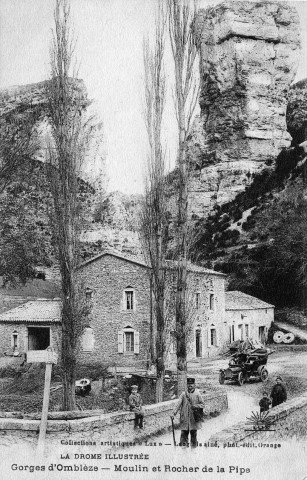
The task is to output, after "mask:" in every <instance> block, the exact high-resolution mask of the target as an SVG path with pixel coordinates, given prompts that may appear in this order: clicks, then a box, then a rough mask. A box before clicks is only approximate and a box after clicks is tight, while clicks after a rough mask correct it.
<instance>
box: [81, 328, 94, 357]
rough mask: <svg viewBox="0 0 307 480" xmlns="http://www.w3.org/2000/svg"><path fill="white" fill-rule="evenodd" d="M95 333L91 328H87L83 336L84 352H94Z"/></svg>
mask: <svg viewBox="0 0 307 480" xmlns="http://www.w3.org/2000/svg"><path fill="white" fill-rule="evenodd" d="M94 342H95V338H94V332H93V329H92V328H91V327H86V328H85V329H84V332H83V335H82V349H83V352H92V351H93V350H94Z"/></svg>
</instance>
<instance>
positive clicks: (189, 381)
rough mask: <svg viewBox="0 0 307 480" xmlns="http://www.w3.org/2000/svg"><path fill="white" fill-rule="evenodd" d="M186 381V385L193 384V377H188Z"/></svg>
mask: <svg viewBox="0 0 307 480" xmlns="http://www.w3.org/2000/svg"><path fill="white" fill-rule="evenodd" d="M187 383H188V385H194V383H195V378H188V379H187Z"/></svg>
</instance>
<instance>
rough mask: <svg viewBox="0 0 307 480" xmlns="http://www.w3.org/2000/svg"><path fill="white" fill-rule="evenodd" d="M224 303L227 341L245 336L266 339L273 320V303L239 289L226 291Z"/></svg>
mask: <svg viewBox="0 0 307 480" xmlns="http://www.w3.org/2000/svg"><path fill="white" fill-rule="evenodd" d="M225 305H226V309H225V313H226V321H227V327H228V341H229V342H233V341H235V340H245V339H246V337H249V338H253V339H255V340H259V341H260V342H262V343H265V342H266V341H267V338H268V330H269V328H270V326H271V324H272V322H273V321H274V305H271V304H269V303H266V302H263V301H262V300H259V298H255V297H252V296H251V295H247V294H246V293H243V292H239V291H233V292H226V293H225Z"/></svg>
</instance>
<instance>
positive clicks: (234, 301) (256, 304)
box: [225, 290, 274, 310]
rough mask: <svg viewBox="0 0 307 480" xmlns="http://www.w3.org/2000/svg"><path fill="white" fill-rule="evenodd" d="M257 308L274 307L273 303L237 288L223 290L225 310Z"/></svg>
mask: <svg viewBox="0 0 307 480" xmlns="http://www.w3.org/2000/svg"><path fill="white" fill-rule="evenodd" d="M259 308H263V309H265V308H274V305H271V304H270V303H266V302H264V301H263V300H259V298H256V297H252V296H251V295H247V294H246V293H243V292H239V291H238V290H236V291H232V292H225V309H226V310H256V309H259Z"/></svg>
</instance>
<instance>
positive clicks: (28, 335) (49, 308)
mask: <svg viewBox="0 0 307 480" xmlns="http://www.w3.org/2000/svg"><path fill="white" fill-rule="evenodd" d="M60 335H61V302H60V300H59V299H55V300H49V299H37V300H35V301H30V302H26V303H24V304H23V305H20V306H18V307H16V308H13V309H11V310H8V311H6V312H4V313H2V314H1V315H0V356H2V355H14V354H18V352H20V353H26V352H28V351H29V350H45V349H46V348H47V347H49V346H51V347H53V348H55V349H56V350H59V346H60V338H61V337H60Z"/></svg>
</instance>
